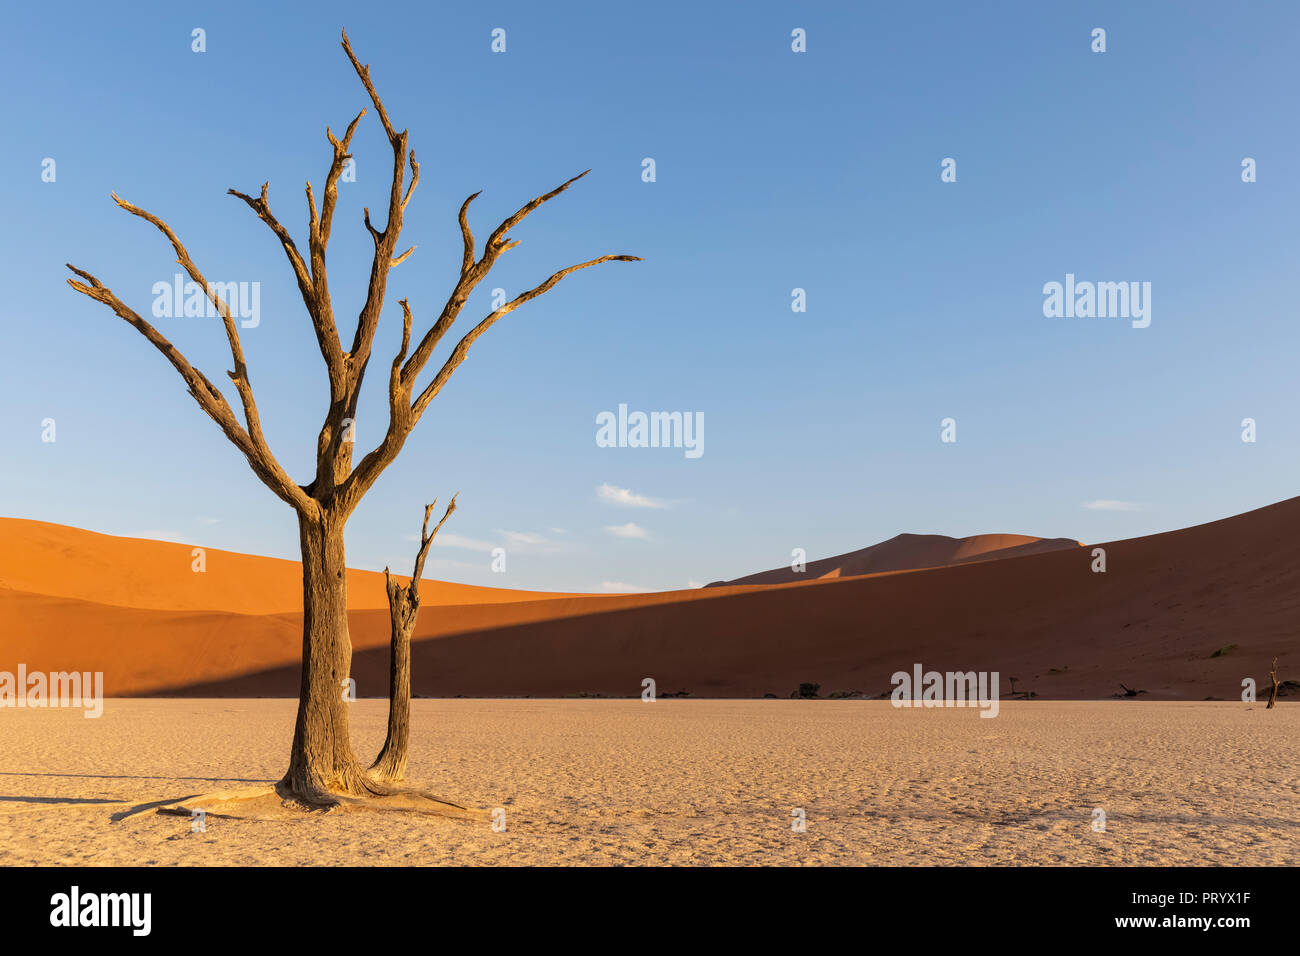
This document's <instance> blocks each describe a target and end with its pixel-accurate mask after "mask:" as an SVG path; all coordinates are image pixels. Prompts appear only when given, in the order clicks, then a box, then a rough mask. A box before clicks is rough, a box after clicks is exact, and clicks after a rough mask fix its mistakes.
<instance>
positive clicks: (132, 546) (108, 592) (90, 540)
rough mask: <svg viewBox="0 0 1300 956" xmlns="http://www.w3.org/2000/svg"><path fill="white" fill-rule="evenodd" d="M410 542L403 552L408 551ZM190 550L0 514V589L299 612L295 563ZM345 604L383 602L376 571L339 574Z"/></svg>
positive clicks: (161, 605) (434, 588)
mask: <svg viewBox="0 0 1300 956" xmlns="http://www.w3.org/2000/svg"><path fill="white" fill-rule="evenodd" d="M414 547H415V546H414V545H411V548H410V549H409V550H411V551H412V553H413V551H414ZM192 551H193V545H188V544H175V543H172V542H169V541H152V540H148V539H144V538H119V537H115V536H113V535H107V534H97V533H95V532H93V531H83V530H81V529H80V528H70V527H67V526H65V525H58V524H48V523H46V522H44V521H27V520H24V519H21V518H0V589H3V590H5V591H16V592H25V593H28V594H43V595H48V596H50V597H60V598H73V599H75V600H78V601H89V602H91V603H94V604H109V605H113V606H114V607H133V608H154V609H156V610H163V611H212V610H219V611H229V612H233V613H236V614H275V613H278V612H282V611H292V612H295V613H296V612H301V610H302V571H301V569H300V567H299V565H298V562H296V561H283V560H280V559H278V558H264V557H259V556H256V555H251V554H237V553H235V552H232V551H218V550H217V549H215V548H207V549H205V551H206V555H205V559H204V560H205V565H206V570H205V571H204V573H202V574H196V573H195V572H194V571H193V570H192V564H193V561H194V557H193V556H192ZM408 567H409V565H408ZM406 580H407V578H405V577H403V578H402V581H406ZM420 594H421V597H422V598H423V600H424V601H425V602H426V603H428V604H431V605H436V604H494V603H497V602H499V601H531V600H538V599H540V598H545V597H549V596H550V595H549V594H545V593H540V592H533V591H512V590H508V589H505V588H484V587H474V586H472V585H468V584H453V583H450V582H447V581H427V582H425V584H423V585H422V586H421V590H420ZM348 602H349V604H350V605H351V606H352V607H357V608H386V607H388V599H387V597H385V595H384V576H383V574H381V573H379V572H374V571H355V570H351V571H349V572H348Z"/></svg>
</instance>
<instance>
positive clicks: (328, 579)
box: [281, 513, 369, 803]
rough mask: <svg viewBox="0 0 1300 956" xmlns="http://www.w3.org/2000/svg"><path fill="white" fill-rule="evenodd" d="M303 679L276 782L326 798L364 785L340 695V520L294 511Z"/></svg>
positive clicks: (344, 661) (347, 654)
mask: <svg viewBox="0 0 1300 956" xmlns="http://www.w3.org/2000/svg"><path fill="white" fill-rule="evenodd" d="M298 524H299V538H300V540H301V544H302V599H303V605H302V606H303V615H302V685H301V687H300V689H299V692H298V720H297V724H296V726H295V728H294V735H293V749H292V750H291V751H290V757H289V770H288V772H287V773H286V774H285V776H284V779H283V780H282V781H281V787H282V788H283V789H285V790H287V792H288V795H290V796H293V797H296V798H298V799H301V800H304V801H305V802H308V803H329V802H330V794H339V793H341V794H364V793H367V792H369V788H368V787H367V781H366V776H365V772H364V771H363V770H362V768H361V766H360V765H359V764H358V762H357V758H356V755H355V754H354V753H353V751H352V742H351V738H350V737H349V735H348V702H347V701H346V700H345V699H344V695H345V691H346V689H347V686H346V685H347V679H348V677H349V676H350V674H351V669H352V641H351V638H350V636H349V634H348V614H347V566H346V563H345V559H344V547H343V522H342V521H341V520H339V519H338V518H336V517H334V516H333V515H330V514H328V513H326V514H325V515H324V516H323V517H322V518H320V519H315V518H307V517H301V516H300V518H299V521H298Z"/></svg>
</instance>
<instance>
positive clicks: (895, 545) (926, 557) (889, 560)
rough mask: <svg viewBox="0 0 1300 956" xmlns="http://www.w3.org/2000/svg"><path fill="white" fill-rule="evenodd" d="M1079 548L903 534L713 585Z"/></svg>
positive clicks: (1014, 539)
mask: <svg viewBox="0 0 1300 956" xmlns="http://www.w3.org/2000/svg"><path fill="white" fill-rule="evenodd" d="M1077 547H1079V542H1078V541H1074V540H1072V539H1070V538H1035V537H1032V536H1030V535H1026V534H977V535H972V536H971V537H969V538H950V537H948V536H947V535H943V534H900V535H896V536H895V537H892V538H890V539H889V540H888V541H882V542H880V544H873V545H872V546H871V547H869V548H862V549H861V550H859V551H850V552H849V553H848V554H838V555H836V556H835V557H833V558H822V559H821V560H820V561H809V562H808V565H807V567H806V568H805V569H804V570H803V571H802V572H800V571H795V570H794V569H793V568H791V567H789V566H786V567H783V568H773V569H772V570H770V571H759V572H758V573H757V574H748V575H746V576H745V577H743V578H735V579H733V580H731V581H715V582H714V583H713V584H710V585H707V586H708V587H711V588H713V587H719V586H721V585H725V584H787V583H790V582H793V581H806V580H808V579H809V578H847V577H854V576H856V575H861V574H879V573H880V572H881V571H914V570H919V569H921V568H938V567H944V566H946V565H949V564H959V563H962V562H965V561H989V560H993V559H997V558H1015V557H1019V556H1020V555H1024V554H1038V553H1039V552H1042V551H1059V550H1062V549H1064V548H1077Z"/></svg>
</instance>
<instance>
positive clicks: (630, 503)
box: [596, 483, 668, 508]
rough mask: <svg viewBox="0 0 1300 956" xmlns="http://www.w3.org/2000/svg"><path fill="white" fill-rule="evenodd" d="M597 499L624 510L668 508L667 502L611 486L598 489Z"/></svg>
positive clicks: (602, 486)
mask: <svg viewBox="0 0 1300 956" xmlns="http://www.w3.org/2000/svg"><path fill="white" fill-rule="evenodd" d="M596 497H597V498H599V499H600V500H601V501H603V502H605V503H606V504H611V505H619V506H621V507H624V508H667V507H668V504H667V502H663V501H660V500H659V499H657V498H647V497H646V496H645V495H638V494H637V493H636V492H635V491H632V490H631V489H629V488H619V487H617V486H615V485H611V484H608V483H606V484H603V485H601V486H600V487H599V488H597V489H596Z"/></svg>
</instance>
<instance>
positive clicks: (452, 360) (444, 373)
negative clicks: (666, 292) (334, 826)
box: [411, 256, 641, 426]
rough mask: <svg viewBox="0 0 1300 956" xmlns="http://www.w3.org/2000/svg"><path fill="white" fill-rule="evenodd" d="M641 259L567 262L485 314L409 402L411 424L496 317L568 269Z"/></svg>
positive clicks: (541, 290) (544, 288) (547, 287)
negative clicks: (418, 395) (567, 263)
mask: <svg viewBox="0 0 1300 956" xmlns="http://www.w3.org/2000/svg"><path fill="white" fill-rule="evenodd" d="M640 261H641V257H640V256H601V257H600V258H599V259H591V260H589V261H587V262H580V263H578V264H577V265H576V266H569V268H567V269H561V270H560V271H559V272H557V273H555V274H554V275H552V276H551V277H550V278H549V279H547V280H546V281H545V282H543V283H542V284H541V285H539V286H536V287H535V288H532V289H529V290H528V291H527V292H523V293H520V294H519V295H517V296H515V297H514V298H513V299H511V300H510V301H509V302H507V303H506V304H505V305H503V306H501V308H499V309H497V310H496V311H495V312H493V313H491V314H490V315H488V316H487V317H486V318H484V319H483V321H481V322H479V324H478V325H476V326H474V328H472V329H470V330H469V331H468V332H466V333H465V336H464V338H462V339H461V340H460V341H459V342H458V343H456V348H455V349H453V350H452V353H451V355H450V357H448V359H447V361H446V362H445V363H444V364H443V366H442V368H441V369H440V370H439V371H438V374H437V375H435V376H434V377H433V381H431V382H430V383H429V384H428V386H426V387H425V389H424V391H423V392H421V393H420V397H419V398H417V399H416V400H415V403H414V404H413V405H412V406H411V417H412V426H414V425H415V424H416V423H418V422H419V420H420V416H421V415H423V414H424V410H425V409H426V408H428V407H429V403H430V402H431V401H433V398H434V396H435V395H437V394H438V393H439V392H440V391H442V387H443V386H444V385H446V384H447V380H448V379H450V378H451V375H452V373H453V372H454V371H456V369H457V368H459V367H460V364H461V363H462V362H464V361H465V358H466V357H467V356H468V355H469V347H470V346H471V345H473V344H474V340H475V339H477V338H478V337H479V336H480V335H482V334H483V333H484V332H486V331H487V330H488V329H490V328H491V327H492V326H493V325H494V324H496V322H497V320H498V319H500V318H502V317H503V316H505V315H507V314H509V313H511V312H513V311H514V310H515V309H517V308H519V306H521V305H523V304H524V303H525V302H527V301H529V300H530V299H535V298H537V297H538V296H539V295H541V294H543V293H544V292H548V291H550V290H551V289H552V288H554V286H555V284H556V283H558V282H559V281H560V280H561V279H563V278H564V277H565V276H567V275H569V274H570V273H573V272H577V271H578V270H579V269H587V268H590V267H591V266H595V265H600V264H601V263H602V262H640Z"/></svg>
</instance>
